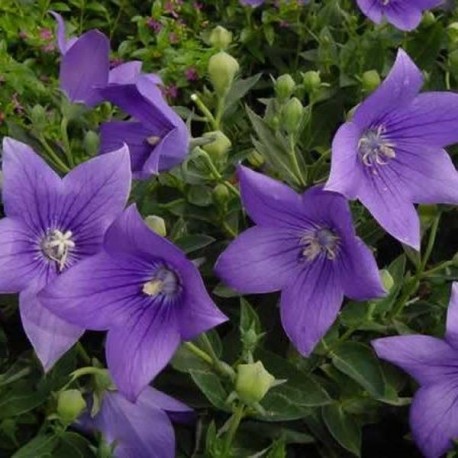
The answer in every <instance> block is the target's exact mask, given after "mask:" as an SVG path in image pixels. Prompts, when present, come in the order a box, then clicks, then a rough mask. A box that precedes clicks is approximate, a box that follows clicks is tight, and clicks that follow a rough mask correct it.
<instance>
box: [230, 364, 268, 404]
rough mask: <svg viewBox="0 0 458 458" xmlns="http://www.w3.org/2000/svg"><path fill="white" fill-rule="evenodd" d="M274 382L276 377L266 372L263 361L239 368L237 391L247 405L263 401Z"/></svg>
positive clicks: (236, 381)
mask: <svg viewBox="0 0 458 458" xmlns="http://www.w3.org/2000/svg"><path fill="white" fill-rule="evenodd" d="M274 382H275V377H274V376H273V375H272V374H270V373H269V372H267V371H266V369H265V368H264V365H263V364H262V362H261V361H257V362H256V363H251V364H239V365H238V366H237V377H236V379H235V391H236V393H237V395H238V397H239V398H240V399H241V400H242V401H243V402H245V403H246V404H254V403H256V402H259V401H261V400H262V399H263V398H264V396H265V395H266V394H267V392H268V391H269V390H270V388H272V386H273V384H274Z"/></svg>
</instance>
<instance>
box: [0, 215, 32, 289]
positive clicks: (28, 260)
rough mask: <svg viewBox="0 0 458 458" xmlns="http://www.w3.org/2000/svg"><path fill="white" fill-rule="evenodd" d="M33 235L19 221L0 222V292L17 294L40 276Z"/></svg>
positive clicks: (8, 219)
mask: <svg viewBox="0 0 458 458" xmlns="http://www.w3.org/2000/svg"><path fill="white" fill-rule="evenodd" d="M36 254H37V249H36V246H35V244H34V240H33V234H30V230H29V228H28V227H27V226H26V225H25V224H24V223H22V222H21V221H19V220H16V219H13V218H3V219H1V220H0V291H1V292H2V293H17V292H19V291H22V290H23V289H26V288H27V287H28V285H29V284H30V282H31V281H32V280H33V279H34V278H35V277H36V276H37V275H38V272H37V270H39V269H40V267H39V266H38V263H37V260H36Z"/></svg>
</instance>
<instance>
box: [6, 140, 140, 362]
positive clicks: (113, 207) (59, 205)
mask: <svg viewBox="0 0 458 458" xmlns="http://www.w3.org/2000/svg"><path fill="white" fill-rule="evenodd" d="M2 171H3V189H2V197H3V205H4V211H5V215H6V218H3V219H2V220H0V292H2V293H16V292H20V295H19V310H20V313H21V318H22V324H23V326H24V329H25V332H26V334H27V336H28V338H29V339H30V341H31V343H32V345H33V347H34V348H35V351H36V352H37V355H38V357H39V359H40V361H41V362H42V364H43V366H44V368H45V369H50V368H51V366H52V365H53V364H54V362H55V361H56V360H57V359H58V358H59V357H60V356H61V355H62V354H63V353H65V351H67V350H68V349H69V348H70V347H71V346H72V345H73V344H74V343H75V342H76V341H77V340H78V338H79V336H80V335H81V334H82V332H83V329H81V328H79V327H76V326H73V325H71V324H68V323H67V322H65V321H63V320H61V319H60V318H58V317H57V316H56V315H54V314H53V313H51V312H50V311H49V310H48V309H47V308H45V307H44V306H43V302H42V301H40V300H39V299H38V297H37V293H38V292H39V291H40V290H41V289H42V288H43V287H44V286H45V285H46V284H47V283H49V282H50V281H52V280H54V279H55V278H56V277H58V276H59V275H60V274H61V273H62V272H63V271H65V270H67V269H68V268H69V267H71V266H73V265H74V264H77V263H78V262H79V261H80V260H81V259H84V258H86V257H88V256H91V255H93V254H95V253H97V252H98V251H99V249H100V248H101V245H102V239H103V236H104V233H105V230H106V229H107V227H108V226H109V225H110V224H111V223H112V222H113V220H114V219H115V217H116V216H117V215H118V214H119V213H121V212H122V209H123V207H124V205H125V203H126V200H127V197H128V194H129V189H130V178H131V176H130V171H129V156H128V152H127V148H123V149H122V150H119V151H116V152H114V153H111V154H109V155H107V156H106V157H104V158H101V157H98V158H95V159H91V160H90V161H88V162H85V163H84V164H81V165H79V166H78V167H76V168H75V169H74V170H72V171H71V172H70V173H69V174H68V175H67V176H65V178H63V179H61V178H60V177H59V176H58V175H57V174H56V173H54V171H53V170H52V169H51V168H50V167H49V166H48V165H47V164H46V163H45V162H44V161H43V159H41V158H40V157H39V156H38V155H37V154H36V153H35V152H34V151H33V150H32V149H31V148H29V147H28V146H27V145H25V144H23V143H20V142H18V141H16V140H13V139H11V138H5V139H4V141H3V161H2Z"/></svg>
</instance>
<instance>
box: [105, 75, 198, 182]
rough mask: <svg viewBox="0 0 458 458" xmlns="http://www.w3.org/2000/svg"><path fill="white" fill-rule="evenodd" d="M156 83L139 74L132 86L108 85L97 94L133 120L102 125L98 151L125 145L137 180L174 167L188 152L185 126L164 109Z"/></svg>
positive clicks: (152, 77) (175, 116)
mask: <svg viewBox="0 0 458 458" xmlns="http://www.w3.org/2000/svg"><path fill="white" fill-rule="evenodd" d="M115 70H116V69H115ZM160 83H161V80H160V79H159V78H158V77H157V76H155V75H141V76H139V77H138V78H137V80H136V83H135V84H117V85H109V86H107V87H105V88H104V89H101V91H100V92H101V94H102V95H103V97H104V98H105V99H106V100H109V101H111V102H113V103H114V104H115V105H118V106H119V107H121V108H122V109H123V110H124V111H125V112H127V113H128V114H130V115H131V116H133V117H134V118H135V121H128V122H126V121H111V122H107V123H104V124H102V126H101V129H100V133H101V146H100V152H101V153H106V152H108V151H112V150H113V148H118V147H119V145H122V144H123V143H126V144H127V145H128V146H129V150H130V154H131V165H132V171H133V176H134V178H137V179H146V178H149V177H151V175H154V174H158V173H159V172H160V171H162V170H168V169H170V168H172V167H174V166H175V165H178V164H179V163H180V162H182V161H183V159H184V157H185V156H186V154H187V153H188V149H189V133H188V129H187V127H186V124H185V123H184V122H183V120H182V119H181V118H180V117H179V116H178V115H177V114H176V113H175V112H174V111H173V110H172V108H170V107H169V106H168V104H167V102H166V101H165V99H164V97H163V95H162V93H161V90H160V88H159V86H158V84H160Z"/></svg>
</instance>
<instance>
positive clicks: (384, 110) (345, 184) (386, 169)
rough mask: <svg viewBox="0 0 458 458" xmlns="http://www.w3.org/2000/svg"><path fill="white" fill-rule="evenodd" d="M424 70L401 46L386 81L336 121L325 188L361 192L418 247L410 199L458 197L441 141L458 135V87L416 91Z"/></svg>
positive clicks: (378, 215) (391, 227)
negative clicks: (349, 116) (340, 122)
mask: <svg viewBox="0 0 458 458" xmlns="http://www.w3.org/2000/svg"><path fill="white" fill-rule="evenodd" d="M422 84H423V78H422V74H421V72H420V70H419V69H418V68H417V67H416V66H415V64H414V63H413V62H412V61H411V60H410V58H409V57H408V56H407V54H406V53H405V52H404V51H402V50H399V52H398V56H397V58H396V62H395V64H394V66H393V68H392V70H391V72H390V73H389V75H388V77H387V78H386V79H385V81H384V82H383V83H382V85H381V86H380V87H379V88H378V89H377V90H376V91H375V92H374V93H372V94H371V95H370V96H369V97H368V98H367V99H366V100H365V101H364V102H362V103H361V105H359V106H358V108H357V109H356V111H355V114H354V116H353V119H352V120H351V121H350V122H347V123H345V124H344V125H343V126H341V127H340V128H339V130H338V131H337V134H336V136H335V137H334V140H333V144H332V162H331V175H330V177H329V180H328V182H327V183H326V187H325V189H327V190H329V191H336V192H339V193H341V194H343V195H344V196H346V197H347V198H349V199H359V200H360V201H361V202H362V204H363V205H364V206H365V207H367V209H368V210H369V211H370V212H371V213H372V216H373V217H374V218H375V219H376V220H377V221H378V222H379V223H380V225H381V226H382V227H383V228H384V229H385V230H386V231H387V232H388V233H390V234H391V235H392V236H393V237H395V238H397V239H398V240H400V241H401V242H402V243H405V244H406V245H410V246H411V247H413V248H415V249H419V247H420V222H419V218H418V215H417V213H416V211H415V207H414V205H413V203H425V204H427V203H430V204H431V203H451V204H456V203H458V174H457V172H456V170H455V167H454V166H453V163H452V161H451V160H450V157H449V156H448V154H447V153H446V151H445V150H444V149H443V147H444V146H446V145H449V144H452V143H455V142H457V141H458V94H452V93H448V92H427V93H424V94H418V92H419V91H420V88H421V86H422Z"/></svg>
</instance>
